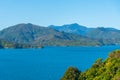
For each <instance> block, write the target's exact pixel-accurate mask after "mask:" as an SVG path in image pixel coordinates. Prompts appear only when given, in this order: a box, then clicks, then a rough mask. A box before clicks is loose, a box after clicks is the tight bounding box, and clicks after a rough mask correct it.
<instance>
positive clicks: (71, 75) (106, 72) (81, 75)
mask: <svg viewBox="0 0 120 80" xmlns="http://www.w3.org/2000/svg"><path fill="white" fill-rule="evenodd" d="M61 80H120V50H115V51H113V52H111V53H110V54H109V56H108V58H107V59H106V60H102V59H101V58H99V59H98V60H96V61H95V63H94V64H93V65H92V67H91V68H90V69H88V70H86V71H85V72H81V71H79V70H78V69H77V68H74V67H69V68H68V69H67V71H66V72H65V74H64V76H63V77H62V78H61Z"/></svg>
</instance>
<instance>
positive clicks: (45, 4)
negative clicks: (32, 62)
mask: <svg viewBox="0 0 120 80" xmlns="http://www.w3.org/2000/svg"><path fill="white" fill-rule="evenodd" d="M18 23H33V24H38V25H41V26H48V25H63V24H71V23H78V24H80V25H85V26H89V27H99V26H104V27H114V28H119V29H120V0H0V29H3V28H5V27H8V26H11V25H15V24H18Z"/></svg>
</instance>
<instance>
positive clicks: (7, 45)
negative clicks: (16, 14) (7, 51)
mask: <svg viewBox="0 0 120 80" xmlns="http://www.w3.org/2000/svg"><path fill="white" fill-rule="evenodd" d="M1 48H42V46H33V45H28V44H17V43H12V42H8V41H5V40H0V49H1Z"/></svg>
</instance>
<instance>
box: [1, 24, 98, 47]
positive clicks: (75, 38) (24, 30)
mask: <svg viewBox="0 0 120 80" xmlns="http://www.w3.org/2000/svg"><path fill="white" fill-rule="evenodd" d="M0 39H4V40H6V41H9V42H14V43H20V44H21V43H22V44H29V45H37V46H39V45H44V46H57V45H61V46H69V45H72V46H73V45H74V46H75V45H76V46H77V45H99V44H100V43H99V42H98V41H96V40H94V39H90V38H87V37H84V36H81V35H76V34H71V33H65V32H60V31H57V30H55V29H52V28H49V27H43V26H38V25H34V24H31V23H28V24H24V23H22V24H17V25H14V26H11V27H8V28H6V29H3V30H2V31H0Z"/></svg>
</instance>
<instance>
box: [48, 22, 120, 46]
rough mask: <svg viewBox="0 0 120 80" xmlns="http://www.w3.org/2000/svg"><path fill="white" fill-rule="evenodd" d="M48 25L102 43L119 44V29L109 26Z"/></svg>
mask: <svg viewBox="0 0 120 80" xmlns="http://www.w3.org/2000/svg"><path fill="white" fill-rule="evenodd" d="M49 27H50V28H53V29H55V30H58V31H61V32H67V33H72V34H78V35H82V36H85V37H88V38H92V39H96V40H98V42H100V43H101V44H103V45H119V44H120V37H119V36H120V30H118V29H115V28H111V27H108V28H105V27H97V28H88V27H86V26H81V25H79V24H77V23H74V24H67V25H63V26H54V25H51V26H49Z"/></svg>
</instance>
